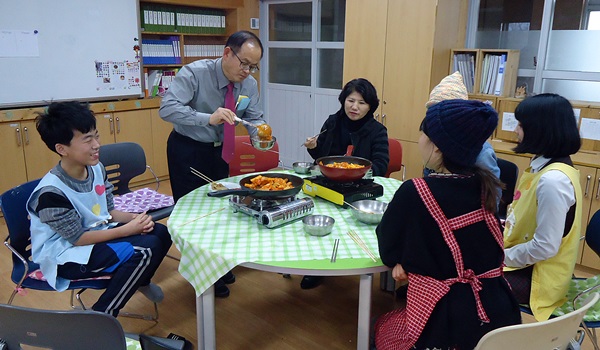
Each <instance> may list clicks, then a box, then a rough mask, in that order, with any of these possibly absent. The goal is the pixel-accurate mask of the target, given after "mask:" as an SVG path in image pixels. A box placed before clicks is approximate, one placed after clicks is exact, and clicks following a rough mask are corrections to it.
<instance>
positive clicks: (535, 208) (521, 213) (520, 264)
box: [504, 94, 583, 321]
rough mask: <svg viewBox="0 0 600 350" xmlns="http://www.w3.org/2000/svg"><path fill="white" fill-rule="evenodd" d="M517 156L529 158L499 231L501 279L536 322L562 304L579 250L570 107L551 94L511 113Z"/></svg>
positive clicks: (578, 193)
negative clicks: (501, 236) (501, 232)
mask: <svg viewBox="0 0 600 350" xmlns="http://www.w3.org/2000/svg"><path fill="white" fill-rule="evenodd" d="M515 118H516V119H517V121H518V122H519V124H518V126H517V128H516V129H515V132H516V133H517V137H518V141H519V144H518V145H517V147H516V148H515V149H514V151H515V152H517V153H531V154H535V157H534V158H533V159H532V161H531V164H530V167H529V168H527V169H526V170H525V172H524V173H523V175H522V176H521V179H520V181H519V185H518V186H517V189H516V191H515V195H514V200H513V202H512V203H511V205H510V207H509V209H508V213H507V219H506V226H505V230H504V247H505V259H504V262H505V264H506V266H507V267H506V269H505V271H506V274H505V275H506V279H507V280H508V282H509V284H510V285H511V287H512V289H513V292H514V294H515V296H516V298H517V300H518V301H519V302H520V303H524V304H529V305H530V306H531V309H532V311H533V314H534V316H535V318H536V320H538V321H543V320H547V319H548V318H549V317H550V315H551V314H552V312H553V311H554V309H556V307H558V306H560V305H561V304H563V303H564V302H565V301H566V294H567V289H568V287H569V282H570V280H571V276H572V275H573V269H574V268H575V260H576V258H577V250H578V248H579V238H580V233H581V212H582V203H583V202H582V194H581V185H580V183H579V171H578V170H576V169H575V168H574V167H573V163H572V161H571V158H570V155H571V154H574V153H576V152H577V151H578V150H579V148H580V146H581V140H580V137H579V131H578V130H577V122H576V119H575V116H574V113H573V107H572V106H571V104H570V103H569V101H567V100H566V99H565V98H563V97H561V96H559V95H556V94H541V95H536V96H533V97H530V98H527V99H525V100H523V101H522V102H521V103H520V104H519V105H518V106H517V108H516V110H515Z"/></svg>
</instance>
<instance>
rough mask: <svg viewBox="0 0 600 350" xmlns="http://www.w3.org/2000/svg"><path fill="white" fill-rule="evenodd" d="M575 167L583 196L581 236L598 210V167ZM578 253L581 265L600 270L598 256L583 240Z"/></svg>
mask: <svg viewBox="0 0 600 350" xmlns="http://www.w3.org/2000/svg"><path fill="white" fill-rule="evenodd" d="M575 168H577V169H578V170H579V171H580V179H581V190H582V192H583V198H584V202H583V214H582V219H581V221H582V223H581V236H582V237H583V236H584V235H585V229H586V227H587V224H588V222H589V221H590V218H591V217H592V215H594V213H595V212H596V211H598V210H600V169H597V168H595V167H589V166H580V165H576V166H575ZM580 254H581V261H580V263H581V264H582V265H584V266H587V267H591V268H594V269H598V270H600V257H598V254H596V253H595V252H594V251H593V250H592V249H591V248H590V247H588V245H587V244H586V243H585V242H584V241H583V240H582V241H581V249H580Z"/></svg>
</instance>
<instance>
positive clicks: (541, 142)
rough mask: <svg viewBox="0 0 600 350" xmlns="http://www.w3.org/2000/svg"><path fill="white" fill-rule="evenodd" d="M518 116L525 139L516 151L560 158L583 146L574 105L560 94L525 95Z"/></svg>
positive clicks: (518, 109) (517, 112)
mask: <svg viewBox="0 0 600 350" xmlns="http://www.w3.org/2000/svg"><path fill="white" fill-rule="evenodd" d="M515 118H516V119H517V120H518V121H519V123H521V128H522V129H523V140H522V141H521V142H520V143H519V144H518V145H517V147H515V148H514V149H513V150H514V151H515V152H516V153H531V154H539V155H542V156H544V157H546V158H559V157H567V156H569V155H571V154H574V153H577V151H579V148H580V147H581V137H580V136H579V130H577V121H576V120H575V114H574V112H573V106H571V103H570V102H569V101H568V100H567V99H565V98H564V97H562V96H560V95H557V94H550V93H546V94H539V95H535V96H532V97H528V98H526V99H525V100H523V101H522V102H521V103H519V105H518V106H517V108H516V109H515Z"/></svg>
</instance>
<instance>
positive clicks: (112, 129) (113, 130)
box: [108, 117, 115, 135]
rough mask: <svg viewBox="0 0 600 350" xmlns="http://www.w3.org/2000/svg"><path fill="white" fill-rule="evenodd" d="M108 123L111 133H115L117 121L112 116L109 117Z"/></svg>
mask: <svg viewBox="0 0 600 350" xmlns="http://www.w3.org/2000/svg"><path fill="white" fill-rule="evenodd" d="M108 125H109V126H110V134H111V135H114V134H115V122H114V121H113V118H112V117H110V118H108Z"/></svg>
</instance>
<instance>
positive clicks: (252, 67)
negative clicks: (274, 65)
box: [231, 49, 258, 74]
mask: <svg viewBox="0 0 600 350" xmlns="http://www.w3.org/2000/svg"><path fill="white" fill-rule="evenodd" d="M231 52H233V54H234V55H235V57H236V58H237V59H238V61H240V68H241V69H242V70H244V71H249V72H250V73H252V74H254V73H256V72H258V66H257V65H255V64H254V65H249V64H248V63H245V62H242V60H241V59H240V56H238V55H237V53H235V51H233V49H231Z"/></svg>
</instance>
